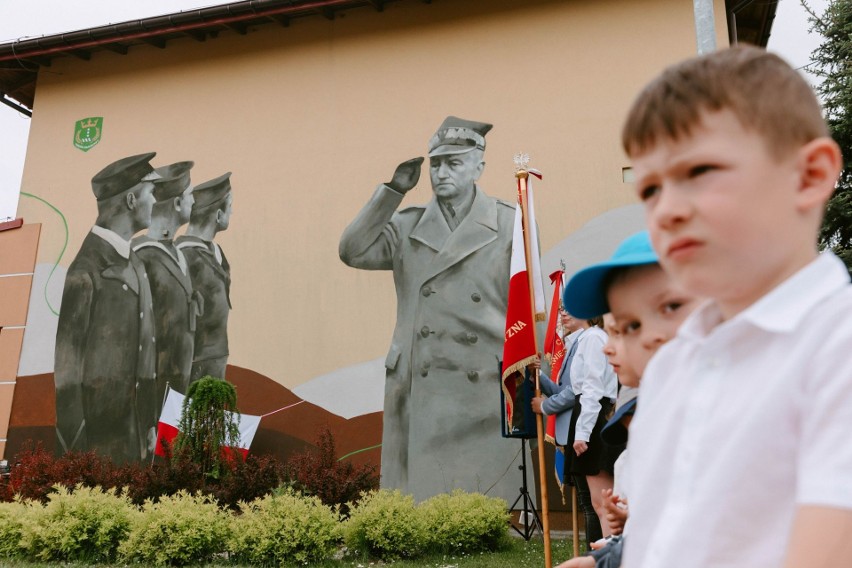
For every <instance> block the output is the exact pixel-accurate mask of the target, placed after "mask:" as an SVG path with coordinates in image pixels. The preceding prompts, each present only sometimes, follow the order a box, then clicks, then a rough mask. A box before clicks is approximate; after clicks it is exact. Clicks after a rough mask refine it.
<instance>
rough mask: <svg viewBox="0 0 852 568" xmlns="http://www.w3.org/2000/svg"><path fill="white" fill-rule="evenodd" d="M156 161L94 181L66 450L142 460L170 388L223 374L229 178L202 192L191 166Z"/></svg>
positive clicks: (62, 419)
mask: <svg viewBox="0 0 852 568" xmlns="http://www.w3.org/2000/svg"><path fill="white" fill-rule="evenodd" d="M154 156H155V153H153V152H151V153H147V154H139V155H136V156H130V157H128V158H122V159H121V160H118V161H116V162H113V163H112V164H110V165H108V166H106V167H105V168H104V169H103V170H101V171H100V172H99V173H98V174H96V175H95V177H94V178H92V189H93V191H94V193H95V198H96V200H97V205H98V217H97V219H96V221H95V225H94V226H93V227H92V229H91V232H90V233H89V234H88V235H87V236H86V238H85V240H84V241H83V244H82V245H81V247H80V250H79V252H78V253H77V257H76V258H75V259H74V261H73V262H72V263H71V265H70V266H69V268H68V273H67V275H66V277H65V286H64V290H63V294H62V304H61V308H60V311H59V323H58V327H57V332H56V351H55V365H54V381H55V388H56V440H57V445H56V448H57V450H58V451H60V452H65V451H69V450H78V451H87V450H95V451H97V452H98V453H101V454H104V455H107V456H110V457H111V458H112V459H113V460H115V461H118V462H126V461H137V460H144V459H146V458H147V457H149V456H150V455H151V453H152V452H153V450H154V443H155V431H156V425H157V419H158V417H159V412H160V409H161V407H162V401H163V400H164V397H165V393H166V389H167V387H171V388H174V389H176V390H178V391H180V392H181V393H186V389H187V387H188V386H189V384H190V382H191V381H192V380H195V379H197V378H200V377H201V376H204V375H208V374H209V375H213V376H215V377H218V378H224V377H225V366H226V364H227V358H228V338H227V325H228V311H229V310H230V300H229V287H230V268H229V266H228V262H227V260H226V259H225V257H224V255H223V254H222V252H221V249H220V248H219V246H218V245H217V244H216V243H214V242H213V238H214V237H215V235H216V233H218V232H219V231H223V230H225V229H227V227H228V224H229V222H230V215H231V203H232V196H231V185H230V175H231V174H230V172H229V173H227V174H225V175H222V176H220V177H218V178H216V179H214V180H211V181H209V182H206V183H203V184H200V185H198V186H196V187H195V188H193V187H192V185H191V183H190V170H191V168H192V166H193V162H178V163H175V164H171V165H168V166H164V167H161V168H157V169H156V170H155V169H154V168H153V167H152V166H151V164H150V161H151V159H153V158H154ZM187 222H189V227H188V229H187V232H186V234H185V235H184V236H183V237H180V238H178V239H176V240H175V232H176V231H177V230H178V229H179V228H180V227H181V226H182V225H184V224H186V223H187ZM144 229H148V233H147V235H145V236H141V237H137V238H136V239H134V240H133V241H131V238H132V237H133V235H134V234H136V233H137V232H139V231H141V230H144Z"/></svg>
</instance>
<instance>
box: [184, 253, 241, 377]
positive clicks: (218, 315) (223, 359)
mask: <svg viewBox="0 0 852 568" xmlns="http://www.w3.org/2000/svg"><path fill="white" fill-rule="evenodd" d="M175 244H176V245H177V248H178V249H179V250H180V251H181V252H182V253H183V255H184V256H185V257H186V263H187V265H188V266H189V276H190V279H191V280H192V286H193V289H194V290H195V291H196V292H198V293H199V294H200V296H201V304H202V310H201V311H202V312H203V313H202V314H201V315H200V316H199V317H198V318H197V320H196V324H195V354H194V355H193V363H192V366H193V370H192V378H193V380H195V379H198V378H200V377H202V376H204V375H207V374H209V375H212V376H214V377H217V378H220V379H224V378H225V365H226V363H227V360H228V314H229V312H230V310H231V266H230V264H228V259H227V258H225V255H224V253H223V252H222V249H221V248H220V247H219V245H217V244H216V243H214V242H210V241H204V240H202V239H199V238H197V237H188V236H183V237H178V238H177V239H176V240H175Z"/></svg>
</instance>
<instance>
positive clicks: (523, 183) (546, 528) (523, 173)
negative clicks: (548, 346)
mask: <svg viewBox="0 0 852 568" xmlns="http://www.w3.org/2000/svg"><path fill="white" fill-rule="evenodd" d="M515 177H516V178H518V192H519V193H520V202H521V222H522V224H523V230H524V254H525V256H526V262H527V275H528V278H527V282H528V283H529V288H530V311H531V312H532V313H531V315H532V316H533V317H532V318H531V321H532V322H533V326H532V333H533V338H534V341H535V345H536V347H537V346H538V334H537V333H536V329H535V289H534V287H533V281H532V278H530V277H529V275H530V274H531V273H532V268H531V267H532V266H533V263H532V254H531V253H530V227H529V206H528V201H527V180H528V179H529V172H528V171H527V170H525V169H519V170H518V171H517V172H515ZM539 372H540V369H534V375H535V396H536V397H540V396H541V384H540V377H539ZM535 425H536V432H537V440H538V479H539V485H540V486H541V525H542V532H543V536H544V566H545V568H551V566H553V562H552V560H551V556H550V519H549V516H548V501H547V475H546V473H545V471H544V470H545V466H544V424H543V419H542V416H541V414H536V420H535Z"/></svg>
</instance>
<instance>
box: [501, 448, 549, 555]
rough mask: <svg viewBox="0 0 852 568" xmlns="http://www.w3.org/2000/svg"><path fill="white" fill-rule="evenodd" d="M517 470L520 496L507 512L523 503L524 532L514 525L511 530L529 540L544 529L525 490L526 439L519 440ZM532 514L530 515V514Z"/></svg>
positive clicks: (528, 493)
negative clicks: (519, 450) (536, 530)
mask: <svg viewBox="0 0 852 568" xmlns="http://www.w3.org/2000/svg"><path fill="white" fill-rule="evenodd" d="M518 469H519V470H521V488H520V495H518V497H517V498H516V499H515V502H514V503H512V504H511V505H510V506H509V512H510V513H511V512H512V511H514V510H515V506H516V505H517V504H518V503H519V502H520V501H523V507H522V509H521V520H522V521H523V525H524V530H523V531H522V530H521V529H519V528H518V527H516V526H515V525H514V524H513V525H512V528H513V529H515V532H517V533H518V534H519V535H521V536H522V537H524V540H529V539H530V538H532V535H533V533H535V529H536V528H538V530H539V532H542V533H543V532H544V529H543V527H542V524H541V518H540V517H539V516H538V511H536V509H535V503H533V500H532V497H530V492H529V491H528V490H527V439H526V438H521V465H519V466H518ZM530 513H532V514H530ZM530 517H532V522H530Z"/></svg>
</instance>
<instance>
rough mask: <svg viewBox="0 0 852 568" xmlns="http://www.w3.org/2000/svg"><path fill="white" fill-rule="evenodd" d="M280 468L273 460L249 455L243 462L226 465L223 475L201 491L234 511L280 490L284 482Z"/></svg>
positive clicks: (279, 463) (272, 458) (234, 461)
mask: <svg viewBox="0 0 852 568" xmlns="http://www.w3.org/2000/svg"><path fill="white" fill-rule="evenodd" d="M283 475H284V474H283V466H282V465H281V462H280V461H278V460H277V459H275V458H274V457H273V456H255V455H252V454H249V455H248V457H247V458H246V459H245V460H243V459H235V460H232V461H231V462H229V464H228V466H227V471H226V474H225V475H223V476H222V478H221V479H219V480H218V481H217V482H215V483H214V482H212V481H211V482H210V483H208V484H207V486H206V487H205V488H204V492H205V493H209V494H211V495H213V497H215V498H216V500H217V501H218V502H219V503H220V504H221V505H222V506H223V507H229V508H231V509H237V508H238V507H239V503H240V502H249V501H252V500H254V499H258V498H260V497H263V496H265V495H269V494H271V493H272V492H273V491H274V490H275V489H276V488H278V487H280V486H281V484H282V478H283Z"/></svg>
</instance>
